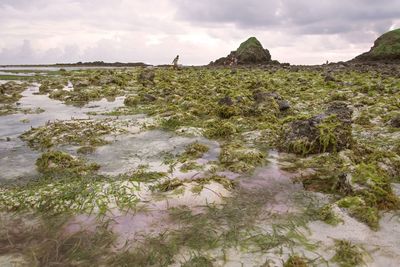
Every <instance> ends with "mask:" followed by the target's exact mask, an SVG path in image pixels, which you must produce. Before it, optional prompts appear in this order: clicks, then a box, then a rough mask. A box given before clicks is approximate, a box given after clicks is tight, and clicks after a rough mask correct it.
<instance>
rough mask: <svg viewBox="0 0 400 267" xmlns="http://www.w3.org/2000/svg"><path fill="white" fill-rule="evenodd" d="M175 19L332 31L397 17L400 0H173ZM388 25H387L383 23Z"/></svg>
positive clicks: (359, 27) (291, 30) (399, 15)
mask: <svg viewBox="0 0 400 267" xmlns="http://www.w3.org/2000/svg"><path fill="white" fill-rule="evenodd" d="M174 3H175V5H176V8H177V12H176V16H177V18H178V19H181V20H184V21H189V22H191V23H193V24H213V23H214V24H221V23H227V24H229V23H232V24H234V25H236V26H237V27H241V28H254V27H256V28H262V29H279V30H285V31H288V32H295V33H301V34H335V33H345V32H349V31H354V30H357V29H364V26H363V24H364V23H366V22H367V23H368V25H370V24H373V25H375V24H380V23H381V22H382V21H390V20H393V19H396V18H399V17H400V1H390V0H383V1H373V0H352V1H333V0H307V1H298V0H278V1H275V0H265V1H260V0H203V1H196V2H194V1H191V0H176V1H174ZM386 26H388V27H390V26H391V25H390V23H389V25H386Z"/></svg>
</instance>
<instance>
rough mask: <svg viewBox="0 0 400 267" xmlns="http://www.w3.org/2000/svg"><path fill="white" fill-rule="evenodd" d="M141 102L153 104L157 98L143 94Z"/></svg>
mask: <svg viewBox="0 0 400 267" xmlns="http://www.w3.org/2000/svg"><path fill="white" fill-rule="evenodd" d="M142 100H143V101H145V102H154V101H156V100H157V97H155V96H153V95H150V94H144V95H143V97H142Z"/></svg>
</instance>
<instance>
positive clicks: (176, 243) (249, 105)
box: [0, 66, 400, 266]
mask: <svg viewBox="0 0 400 267" xmlns="http://www.w3.org/2000/svg"><path fill="white" fill-rule="evenodd" d="M326 68H332V69H323V68H322V67H309V68H306V67H304V68H302V67H291V68H283V67H279V66H275V67H273V66H271V67H269V68H238V69H234V70H232V69H228V68H205V67H204V68H183V69H181V70H178V71H174V70H172V69H168V68H156V69H153V70H152V71H154V77H153V78H154V79H153V80H152V81H151V82H143V81H141V80H138V78H137V77H138V76H139V75H140V73H141V72H142V71H143V69H142V68H132V69H110V70H78V71H66V72H62V73H58V74H56V75H48V76H38V77H36V76H35V77H31V78H30V79H31V80H32V81H36V82H40V83H41V84H42V87H41V90H40V91H41V92H40V93H43V94H48V95H49V97H51V98H54V99H59V100H62V101H64V102H65V103H66V104H72V105H77V106H82V105H84V104H86V103H88V102H89V101H93V100H99V99H101V98H114V97H117V96H126V99H125V106H124V107H122V108H119V109H117V110H114V111H112V112H109V113H107V114H100V115H108V116H109V117H108V118H107V119H99V120H97V119H96V120H87V121H78V120H71V121H63V122H50V123H49V124H47V125H44V126H41V127H39V128H35V129H32V130H30V131H28V132H26V133H24V134H23V135H22V136H21V138H22V139H23V140H24V141H26V142H27V144H28V145H29V146H30V147H32V148H33V149H35V150H38V151H40V150H43V151H44V154H43V155H42V156H41V158H40V160H38V167H39V170H40V171H41V174H40V176H39V177H38V178H37V180H36V181H32V182H30V183H28V184H25V185H22V186H13V187H8V186H2V187H1V189H0V190H1V192H0V193H1V197H0V208H1V209H2V210H5V211H13V212H16V214H17V216H19V215H18V214H22V213H23V212H33V213H35V214H36V215H37V214H39V215H40V216H42V215H49V214H51V215H52V216H53V217H54V216H55V215H54V214H57V216H59V215H60V214H61V215H63V214H64V215H71V214H80V213H90V212H92V213H96V214H102V215H104V214H107V212H108V211H109V208H110V205H111V206H113V207H117V208H118V209H121V210H124V211H132V210H135V209H136V208H137V207H138V205H139V204H140V203H141V199H140V195H139V194H138V192H142V191H141V190H142V189H143V188H148V189H149V190H150V191H151V190H153V192H154V193H157V195H160V196H163V194H170V193H171V192H175V193H176V194H177V195H181V194H180V193H182V192H177V191H179V190H180V189H182V188H185V185H187V184H191V185H192V187H191V190H192V193H193V194H194V195H198V194H199V193H200V192H202V190H206V188H207V187H208V185H209V184H211V183H218V184H221V185H222V186H223V187H224V188H225V189H226V190H228V191H230V192H231V193H232V196H233V197H232V198H229V199H224V204H223V205H222V206H218V205H212V204H209V205H207V206H206V207H203V208H204V210H205V211H204V212H202V213H200V214H197V213H193V211H192V210H190V209H189V208H188V207H180V208H174V209H171V210H169V211H168V212H169V216H170V218H171V219H172V220H173V221H174V222H175V223H176V224H177V225H180V226H181V228H179V229H178V230H174V229H171V230H169V231H166V232H165V233H163V234H160V235H153V236H152V235H149V236H145V237H144V239H143V241H142V243H135V244H133V246H134V247H135V246H136V247H135V248H136V249H129V248H127V249H125V250H123V251H122V252H120V253H115V251H114V252H112V251H111V250H110V249H109V246H110V244H112V243H113V238H111V236H109V235H108V233H109V232H108V231H97V233H99V234H100V237H98V238H99V239H97V237H96V236H95V237H93V238H86V237H87V236H86V235H84V234H83V235H82V236H81V238H77V239H76V236H71V238H70V239H68V238H67V239H65V237H64V236H62V235H60V232H59V231H60V229H61V228H60V227H59V228H58V230H59V231H54V232H53V233H52V234H51V235H47V234H43V235H42V236H41V237H35V238H33V239H34V240H36V241H35V242H36V243H35V242H33V243H30V245H27V243H26V242H25V241H26V240H25V239H21V241H20V242H19V241H18V240H19V239H18V238H20V237H18V238H17V237H16V239H13V240H12V242H11V243H12V244H11V245H10V244H9V245H7V249H4V253H10V252H13V251H17V252H20V253H23V254H24V255H26V256H29V255H31V254H29V253H30V251H31V250H30V249H31V248H32V244H33V245H34V246H36V249H35V251H36V252H35V253H37V254H35V255H36V257H35V258H33V259H32V258H29V257H28V259H29V260H30V261H32V262H36V263H38V264H39V265H42V266H46V265H52V264H53V263H54V264H53V265H55V264H58V265H63V264H64V265H68V264H72V263H77V262H78V263H80V264H81V265H85V264H86V263H87V261H88V260H89V261H90V258H91V257H96V259H97V260H98V261H100V263H101V264H105V265H111V266H132V264H133V266H149V265H153V266H165V265H168V264H172V263H177V262H178V263H181V264H186V266H212V264H215V263H216V262H224V260H225V261H227V259H224V258H223V256H221V254H218V255H217V256H215V254H213V253H211V252H212V251H213V250H215V249H219V250H220V251H222V252H223V253H222V254H223V255H224V254H225V251H228V250H230V249H233V248H238V250H239V251H246V252H249V253H256V252H257V253H258V252H260V251H261V252H266V251H276V250H284V249H288V248H289V250H290V249H291V248H294V247H296V246H302V247H306V248H307V250H309V251H312V250H313V248H314V249H315V244H310V243H309V242H308V241H307V238H306V237H305V236H304V235H303V234H301V233H300V232H299V231H298V227H301V226H305V225H306V223H307V222H308V221H311V220H324V221H326V222H328V223H330V224H333V225H335V224H338V223H341V221H340V219H339V218H337V217H336V216H335V214H334V211H333V209H332V206H333V205H336V206H338V207H339V208H342V209H343V210H345V211H346V212H348V213H349V214H350V215H351V216H354V217H355V218H356V219H358V220H360V221H361V222H364V223H366V224H368V225H369V226H370V227H371V228H373V229H375V230H377V229H379V217H380V212H379V211H382V210H384V211H389V210H394V209H397V208H398V198H397V197H396V196H395V195H394V193H393V190H392V188H391V182H394V181H399V174H400V163H399V162H400V155H399V151H400V150H399V144H398V141H397V139H398V134H399V129H398V128H396V127H393V124H391V123H390V121H391V120H392V119H393V118H394V117H395V116H396V115H397V114H398V109H399V107H400V102H399V99H400V89H399V88H400V78H399V77H398V76H396V75H394V73H396V71H398V70H399V69H398V67H388V68H386V69H385V68H382V69H373V68H368V67H365V68H363V67H360V68H358V67H356V66H353V67H352V66H349V67H337V68H334V67H330V66H326ZM392 68H395V70H392ZM328 70H329V71H330V72H331V73H332V76H334V78H335V79H334V81H333V80H329V81H326V79H325V78H324V77H325V73H326V72H327V71H328ZM68 81H71V82H72V84H73V86H74V89H73V90H64V89H63V87H64V86H65V85H66V84H67V83H68ZM221 99H224V100H223V101H221ZM227 99H230V101H227ZM278 100H286V101H288V103H290V108H289V109H288V110H282V111H281V110H280V109H279V105H278ZM333 100H335V101H336V100H340V101H345V102H346V104H347V105H348V106H350V107H351V108H352V109H353V110H354V111H355V112H354V117H355V118H358V119H356V120H355V121H354V123H352V133H351V135H352V136H351V137H352V139H353V141H354V143H353V145H352V146H351V147H350V148H348V149H346V150H343V151H337V150H336V149H334V148H335V144H336V142H337V141H338V140H336V139H335V136H333V135H332V129H334V128H335V127H336V126H337V124H336V122H337V121H336V120H335V118H334V117H332V118H330V119H328V120H327V121H326V123H325V124H322V125H321V126H320V128H319V130H320V132H321V136H322V137H324V138H323V139H321V140H316V142H320V145H322V148H323V149H322V150H321V151H318V152H319V153H316V154H314V155H311V156H307V157H304V156H302V155H287V159H285V160H286V161H290V162H291V164H290V165H286V169H287V170H290V171H291V172H294V173H299V172H301V171H304V170H310V169H311V170H312V171H313V172H312V173H311V174H310V175H304V176H302V177H300V178H298V179H297V182H301V183H302V184H303V185H304V188H305V189H306V190H309V191H317V192H323V193H325V194H329V195H330V196H331V197H332V198H331V199H332V201H331V202H332V203H328V204H327V205H326V206H322V207H321V206H318V207H314V206H313V205H304V206H305V208H304V209H302V210H301V212H300V213H299V214H294V215H293V214H290V215H288V216H277V217H275V218H273V219H271V218H270V217H268V218H269V219H271V220H270V221H268V220H267V219H265V218H264V217H260V215H261V214H262V207H263V206H264V205H266V202H268V200H269V199H270V198H269V197H270V196H268V194H267V193H266V192H253V191H251V192H249V191H246V190H243V189H242V188H241V187H240V186H239V185H238V184H237V183H235V182H234V181H232V180H230V179H228V178H227V177H224V176H222V175H219V174H218V172H224V171H225V172H226V171H231V172H234V173H237V174H239V175H241V176H246V177H247V178H249V179H251V173H252V172H253V171H254V170H255V169H256V168H257V167H260V166H263V165H265V164H267V161H268V150H269V149H277V148H279V146H278V144H279V143H280V141H281V140H280V138H281V130H282V127H284V126H285V125H287V124H288V123H290V122H292V121H296V120H301V119H307V118H310V117H312V116H315V115H318V114H321V113H323V112H324V111H325V110H326V108H327V106H328V105H329V103H331V102H332V101H333ZM224 102H226V103H224ZM141 113H145V114H147V115H149V116H151V117H153V118H155V121H156V122H157V123H156V124H154V125H152V126H151V129H154V128H160V129H164V130H168V131H173V132H176V133H177V134H182V133H183V132H184V131H182V129H196V131H195V133H196V134H199V135H203V136H204V137H207V138H211V139H214V140H217V141H218V142H219V144H220V147H221V153H220V154H219V157H218V159H217V160H216V161H215V162H213V165H214V166H213V168H211V169H208V170H200V167H201V166H197V165H196V163H195V161H196V160H197V159H200V158H201V157H203V155H204V154H205V153H207V152H208V149H209V148H208V147H207V146H206V145H204V144H202V143H201V142H197V143H193V144H191V145H189V146H187V147H186V149H184V151H183V152H182V153H180V154H179V155H174V156H171V157H170V158H168V159H166V160H165V164H166V165H168V166H169V167H170V170H171V171H170V172H169V173H156V172H150V171H147V170H145V169H140V168H139V169H138V170H136V171H135V172H133V173H127V174H124V175H120V176H118V177H106V176H100V175H98V174H97V173H96V168H94V166H91V165H90V163H89V162H85V161H84V160H82V159H80V158H76V157H72V156H71V155H69V154H64V152H47V151H48V150H49V149H58V148H59V147H60V146H63V145H74V146H78V147H80V150H79V151H80V155H81V157H82V158H84V155H85V154H86V153H91V152H93V151H94V149H95V147H97V146H101V145H105V144H106V141H105V139H104V137H105V136H106V135H107V134H110V133H114V134H120V133H121V132H120V131H119V130H118V129H117V130H118V131H115V129H114V124H113V123H112V122H111V123H109V121H110V120H111V121H113V120H118V116H123V115H132V114H141ZM185 134H190V132H189V131H186V132H185ZM299 142H301V140H299ZM396 142H397V143H396ZM300 145H301V144H300ZM300 154H302V153H300ZM303 154H307V153H303ZM178 164H182V166H181V168H183V170H187V171H189V170H193V169H197V168H199V172H201V171H204V172H205V174H206V175H204V176H203V177H195V179H194V181H192V180H185V179H183V180H182V179H180V180H179V179H174V178H175V177H173V173H174V169H175V167H176V166H178ZM92 167H93V168H92ZM178 193H179V194H178ZM308 204H309V203H308ZM5 224H6V228H5V229H10V228H11V227H12V225H13V224H15V222H6V223H5ZM265 225H272V230H270V231H267V230H266V229H264V228H263V227H261V226H265ZM105 229H107V230H108V228H107V227H106V228H105ZM103 234H104V235H103ZM32 236H36V234H35V235H34V234H33V233H32ZM42 238H44V239H42ZM103 238H104V239H103ZM44 240H45V241H44ZM49 240H56V242H55V243H56V244H61V246H59V247H56V248H54V246H52V245H50V243H51V241H49ZM99 240H106V241H107V242H104V243H103V241H99ZM1 242H6V241H5V240H1ZM96 242H97V243H96ZM64 244H65V247H63V245H64ZM82 244H84V247H85V248H88V249H89V251H87V250H86V249H83V248H82ZM95 244H96V245H95ZM96 246H98V250H97V251H95V250H93V248H95V247H96ZM342 247H343V246H340V248H338V253H337V255H338V256H337V257H336V256H335V258H334V259H332V260H334V261H336V262H338V263H340V264H342V258H341V255H344V254H343V253H344V252H343V248H342ZM350 247H351V246H350ZM39 249H40V253H39V252H37V250H39ZM78 250H82V253H83V254H85V255H77V254H76V253H78ZM55 251H56V252H57V253H58V254H57V253H56V252H55ZM185 251H186V252H185ZM187 251H189V253H187ZM346 251H347V250H346ZM98 253H101V254H102V255H103V256H104V257H101V256H99V254H98ZM287 253H289V254H290V255H292V257H290V258H289V260H287V261H285V264H286V265H285V266H305V265H304V264H306V263H310V261H309V260H307V259H305V258H303V257H300V256H298V255H296V254H293V253H291V252H287ZM346 253H347V252H346ZM278 254H279V253H278ZM54 255H57V257H56V258H53V256H54ZM179 255H184V257H183V258H180V257H178V256H179ZM281 255H282V254H281ZM346 255H347V254H346ZM351 255H353V256H354V253H352V254H351ZM353 256H352V257H353ZM286 259H287V258H286ZM264 260H265V262H268V259H264ZM327 260H329V259H327ZM354 261H357V263H358V262H360V259H359V257H354ZM96 263H98V262H97V261H96ZM290 264H291V265H290ZM343 264H346V263H343Z"/></svg>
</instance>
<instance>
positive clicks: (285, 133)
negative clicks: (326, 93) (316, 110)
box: [280, 101, 352, 155]
mask: <svg viewBox="0 0 400 267" xmlns="http://www.w3.org/2000/svg"><path fill="white" fill-rule="evenodd" d="M351 115H352V110H351V109H350V108H349V107H348V106H347V105H346V104H345V103H344V102H340V101H334V102H332V103H331V104H330V105H329V106H328V108H327V110H326V112H325V113H324V114H320V115H316V116H314V117H311V118H309V119H302V120H295V121H292V122H290V123H288V124H285V125H284V126H283V129H282V134H281V141H280V147H281V149H282V150H284V151H286V152H289V153H296V154H303V155H307V154H315V153H323V152H337V151H340V150H343V149H347V148H350V146H351V143H352V132H351V131H352V126H351Z"/></svg>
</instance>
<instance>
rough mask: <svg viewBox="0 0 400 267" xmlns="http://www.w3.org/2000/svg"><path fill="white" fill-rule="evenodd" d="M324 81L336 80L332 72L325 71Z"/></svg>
mask: <svg viewBox="0 0 400 267" xmlns="http://www.w3.org/2000/svg"><path fill="white" fill-rule="evenodd" d="M324 81H325V82H326V83H327V82H336V79H335V78H334V77H333V76H332V74H330V73H327V74H325V76H324Z"/></svg>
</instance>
